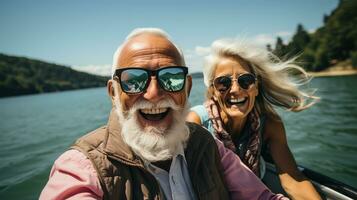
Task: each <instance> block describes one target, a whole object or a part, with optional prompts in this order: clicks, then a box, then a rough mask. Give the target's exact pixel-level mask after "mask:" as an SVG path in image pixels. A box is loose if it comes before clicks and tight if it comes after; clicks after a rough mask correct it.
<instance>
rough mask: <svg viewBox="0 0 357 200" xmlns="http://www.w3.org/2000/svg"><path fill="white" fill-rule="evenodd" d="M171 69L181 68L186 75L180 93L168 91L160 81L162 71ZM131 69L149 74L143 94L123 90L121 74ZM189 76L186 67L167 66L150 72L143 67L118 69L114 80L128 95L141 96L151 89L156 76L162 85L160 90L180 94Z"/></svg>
mask: <svg viewBox="0 0 357 200" xmlns="http://www.w3.org/2000/svg"><path fill="white" fill-rule="evenodd" d="M171 68H179V69H182V71H183V73H184V76H185V78H184V80H183V86H182V88H181V89H180V90H178V91H168V90H166V89H165V88H164V86H163V85H162V84H161V81H160V80H159V77H158V75H159V73H160V71H162V70H165V69H171ZM130 69H137V70H143V71H145V72H146V73H147V74H148V79H147V81H146V84H145V86H144V88H143V91H141V92H126V91H125V90H124V88H123V86H122V84H121V82H122V81H121V74H122V72H123V71H125V70H130ZM187 74H188V68H187V67H186V66H167V67H162V68H159V69H156V70H150V69H146V68H141V67H126V68H119V69H116V70H115V72H114V74H113V79H114V80H116V81H118V83H119V85H120V88H121V90H122V91H123V92H125V93H126V94H128V95H137V94H141V93H143V92H145V91H146V89H147V88H148V87H149V85H150V82H151V77H152V76H155V77H156V79H157V82H158V83H159V85H160V88H161V89H163V90H164V91H166V92H180V91H182V90H183V89H184V88H185V85H186V77H187Z"/></svg>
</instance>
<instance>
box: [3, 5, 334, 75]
mask: <svg viewBox="0 0 357 200" xmlns="http://www.w3.org/2000/svg"><path fill="white" fill-rule="evenodd" d="M337 4H338V0H296V1H291V0H270V1H269V0H232V1H230V0H226V1H224V0H222V1H209V0H196V1H194V0H191V1H189V0H180V1H173V0H150V1H144V0H140V1H139V0H132V1H119V0H117V1H112V0H101V1H99V0H33V1H29V0H1V1H0V27H1V28H0V52H1V53H6V54H10V55H19V56H26V57H30V58H36V59H40V60H44V61H48V62H54V63H58V64H63V65H67V66H72V67H74V68H76V69H80V70H85V71H90V72H93V73H99V74H108V73H109V72H110V70H109V69H110V65H111V62H112V54H113V52H114V51H115V49H116V48H117V46H118V45H119V44H120V43H121V42H122V41H123V39H124V38H125V36H126V35H127V34H128V33H129V32H130V31H131V30H132V29H134V28H137V27H159V28H162V29H164V30H165V31H167V32H168V33H169V34H170V35H171V37H172V39H173V40H174V41H175V42H176V43H177V44H178V45H179V46H180V47H181V48H182V49H183V51H184V53H185V56H186V63H187V65H189V66H190V71H191V72H195V71H200V69H201V67H202V56H204V55H205V54H206V53H207V47H208V46H209V45H210V44H211V43H212V41H214V40H215V39H218V38H222V37H237V36H243V37H245V38H248V39H250V40H252V41H254V42H256V43H258V44H260V45H262V46H263V45H265V44H267V43H271V44H275V40H276V37H277V36H278V35H280V36H282V37H283V38H284V39H285V40H286V41H287V40H289V38H290V37H291V35H292V34H293V33H294V32H295V29H296V26H297V24H298V23H301V24H303V26H304V27H305V28H306V29H307V30H309V31H313V30H315V29H316V28H318V27H320V26H321V25H322V19H323V15H324V14H330V12H331V11H332V10H333V9H334V8H335V7H336V6H337Z"/></svg>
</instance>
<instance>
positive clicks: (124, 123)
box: [115, 98, 189, 162]
mask: <svg viewBox="0 0 357 200" xmlns="http://www.w3.org/2000/svg"><path fill="white" fill-rule="evenodd" d="M115 107H116V109H115V110H116V113H117V115H118V117H119V124H120V125H121V127H122V129H121V135H122V137H123V140H124V142H125V143H126V144H127V145H128V146H129V147H131V149H132V150H133V152H134V153H135V154H137V155H138V156H140V157H141V158H142V159H144V160H147V161H149V162H156V161H162V160H168V159H170V158H172V157H173V156H174V155H176V154H177V153H178V150H179V147H180V146H181V145H182V146H183V147H184V146H185V145H186V142H187V140H188V138H189V129H188V127H187V126H186V124H185V118H186V115H187V113H188V107H189V105H188V103H186V104H185V106H184V107H183V108H181V107H179V106H177V105H176V104H175V103H174V101H173V100H172V99H170V98H168V99H164V100H161V101H160V102H158V103H157V104H153V103H151V102H148V101H145V100H141V101H138V102H137V103H135V104H134V105H133V106H132V108H131V109H130V110H129V111H127V112H125V113H123V110H122V105H121V103H120V101H119V100H118V99H117V98H116V99H115ZM160 107H161V108H163V107H169V108H171V109H172V110H171V111H170V112H173V113H172V114H173V122H172V124H170V125H168V126H167V127H165V128H161V127H153V126H149V127H145V129H143V128H142V127H141V125H140V124H139V123H138V119H137V115H139V113H138V112H139V109H144V108H149V109H150V108H160Z"/></svg>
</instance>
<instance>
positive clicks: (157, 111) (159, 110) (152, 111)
mask: <svg viewBox="0 0 357 200" xmlns="http://www.w3.org/2000/svg"><path fill="white" fill-rule="evenodd" d="M167 109H168V108H152V109H148V108H145V109H141V112H143V113H144V114H161V113H164V112H166V111H167Z"/></svg>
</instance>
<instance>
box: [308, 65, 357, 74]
mask: <svg viewBox="0 0 357 200" xmlns="http://www.w3.org/2000/svg"><path fill="white" fill-rule="evenodd" d="M308 74H309V75H311V76H313V77H328V76H349V75H357V69H356V68H353V67H352V66H348V67H341V66H338V67H331V68H328V69H327V70H324V71H321V72H308Z"/></svg>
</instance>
